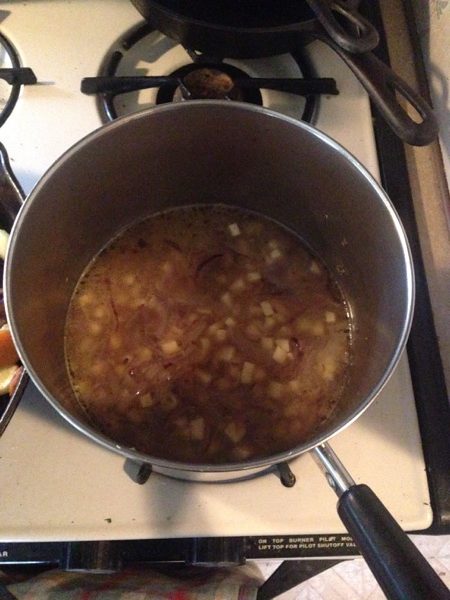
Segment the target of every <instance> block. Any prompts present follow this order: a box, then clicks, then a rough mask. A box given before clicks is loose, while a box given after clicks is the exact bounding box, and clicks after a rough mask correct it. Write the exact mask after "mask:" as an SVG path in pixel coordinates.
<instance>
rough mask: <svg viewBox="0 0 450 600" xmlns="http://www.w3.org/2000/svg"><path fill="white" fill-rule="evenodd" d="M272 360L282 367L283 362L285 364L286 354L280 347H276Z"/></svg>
mask: <svg viewBox="0 0 450 600" xmlns="http://www.w3.org/2000/svg"><path fill="white" fill-rule="evenodd" d="M272 358H273V360H274V361H275V362H277V363H279V364H280V365H282V364H283V363H284V362H286V359H287V352H285V351H284V350H283V348H280V346H277V347H276V348H275V350H274V352H273V354H272Z"/></svg>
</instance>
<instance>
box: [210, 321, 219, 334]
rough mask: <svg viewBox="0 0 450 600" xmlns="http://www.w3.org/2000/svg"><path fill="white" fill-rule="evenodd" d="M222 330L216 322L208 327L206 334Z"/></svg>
mask: <svg viewBox="0 0 450 600" xmlns="http://www.w3.org/2000/svg"><path fill="white" fill-rule="evenodd" d="M221 328H222V323H221V322H220V321H217V322H216V323H213V324H212V325H210V326H209V327H208V332H209V333H215V332H216V331H217V330H218V329H221Z"/></svg>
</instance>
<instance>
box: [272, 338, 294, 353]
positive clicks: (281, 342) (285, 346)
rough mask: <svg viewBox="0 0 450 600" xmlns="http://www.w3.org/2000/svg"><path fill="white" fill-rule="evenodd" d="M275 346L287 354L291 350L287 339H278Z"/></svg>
mask: <svg viewBox="0 0 450 600" xmlns="http://www.w3.org/2000/svg"><path fill="white" fill-rule="evenodd" d="M275 344H276V345H277V346H278V347H279V348H281V349H282V350H284V351H285V352H289V350H290V349H291V345H290V343H289V340H288V339H287V338H278V339H276V340H275Z"/></svg>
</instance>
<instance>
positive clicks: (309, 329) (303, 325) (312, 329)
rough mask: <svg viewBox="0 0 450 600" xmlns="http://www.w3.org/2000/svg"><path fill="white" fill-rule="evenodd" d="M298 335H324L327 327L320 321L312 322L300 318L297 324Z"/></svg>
mask: <svg viewBox="0 0 450 600" xmlns="http://www.w3.org/2000/svg"><path fill="white" fill-rule="evenodd" d="M295 328H296V330H297V332H298V333H310V334H312V335H315V336H320V335H324V333H325V327H324V325H323V323H321V322H320V321H312V320H311V319H308V318H306V317H300V318H299V319H297V321H296V323H295Z"/></svg>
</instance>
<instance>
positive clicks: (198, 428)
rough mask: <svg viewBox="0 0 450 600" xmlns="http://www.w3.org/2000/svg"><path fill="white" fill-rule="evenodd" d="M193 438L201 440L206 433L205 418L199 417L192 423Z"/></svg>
mask: <svg viewBox="0 0 450 600" xmlns="http://www.w3.org/2000/svg"><path fill="white" fill-rule="evenodd" d="M190 430H191V439H192V440H197V441H200V440H202V439H203V437H204V435H205V419H204V418H203V417H198V418H197V419H193V420H192V421H191V423H190Z"/></svg>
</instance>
